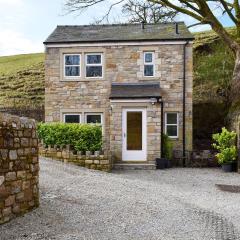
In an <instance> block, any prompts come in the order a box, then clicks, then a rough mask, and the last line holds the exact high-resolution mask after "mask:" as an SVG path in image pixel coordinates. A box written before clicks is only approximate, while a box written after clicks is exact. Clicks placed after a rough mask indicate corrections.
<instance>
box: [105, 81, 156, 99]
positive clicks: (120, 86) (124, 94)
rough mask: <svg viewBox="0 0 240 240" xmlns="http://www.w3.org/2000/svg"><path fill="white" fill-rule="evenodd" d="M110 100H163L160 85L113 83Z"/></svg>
mask: <svg viewBox="0 0 240 240" xmlns="http://www.w3.org/2000/svg"><path fill="white" fill-rule="evenodd" d="M109 98H110V99H124V98H158V99H159V98H161V95H160V84H159V83H112V86H111V93H110V97H109Z"/></svg>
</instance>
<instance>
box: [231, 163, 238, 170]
mask: <svg viewBox="0 0 240 240" xmlns="http://www.w3.org/2000/svg"><path fill="white" fill-rule="evenodd" d="M237 166H238V165H237V161H234V162H232V169H233V172H237Z"/></svg>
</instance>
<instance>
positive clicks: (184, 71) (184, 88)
mask: <svg viewBox="0 0 240 240" xmlns="http://www.w3.org/2000/svg"><path fill="white" fill-rule="evenodd" d="M188 43H189V42H188V41H187V42H186V43H185V44H184V46H183V109H182V110H183V127H182V135H183V146H182V151H183V167H186V136H185V134H186V122H185V118H186V99H185V97H186V47H187V45H188Z"/></svg>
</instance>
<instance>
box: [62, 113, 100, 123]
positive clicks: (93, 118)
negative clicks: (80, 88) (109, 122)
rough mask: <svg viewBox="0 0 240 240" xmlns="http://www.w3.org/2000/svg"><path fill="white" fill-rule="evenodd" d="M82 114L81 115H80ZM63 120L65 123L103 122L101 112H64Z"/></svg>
mask: <svg viewBox="0 0 240 240" xmlns="http://www.w3.org/2000/svg"><path fill="white" fill-rule="evenodd" d="M82 116H83V117H82ZM63 122H65V123H89V124H101V125H102V124H103V113H86V112H81V113H64V114H63Z"/></svg>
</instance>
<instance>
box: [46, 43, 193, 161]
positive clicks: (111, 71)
mask: <svg viewBox="0 0 240 240" xmlns="http://www.w3.org/2000/svg"><path fill="white" fill-rule="evenodd" d="M145 51H153V52H154V53H155V54H154V56H155V59H154V60H155V61H154V62H155V76H154V77H144V76H143V68H144V64H143V55H144V52H145ZM89 52H92V53H102V54H103V78H101V79H97V78H96V79H87V78H84V67H82V73H83V74H82V76H81V78H79V79H78V81H76V80H75V81H70V80H66V79H64V77H63V54H64V53H79V54H82V56H84V54H85V53H89ZM183 52H184V44H183V43H179V44H177V43H176V42H175V43H174V44H170V43H169V44H167V43H159V45H141V46H140V45H139V46H138V45H137V44H136V45H131V46H130V45H127V44H125V45H121V44H119V45H109V46H107V45H106V46H101V47H97V46H94V47H91V46H88V47H51V46H50V45H49V46H47V47H46V91H45V94H46V95H45V120H46V122H58V121H62V115H63V113H76V112H77V113H81V114H82V115H84V113H88V112H94V113H95V112H96V113H99V112H101V113H103V119H104V122H103V125H104V128H103V129H104V151H106V152H107V153H108V155H109V157H110V159H112V160H114V161H115V160H117V161H121V151H122V147H121V144H122V143H121V142H122V126H121V121H122V120H121V111H122V108H124V107H144V108H146V109H147V119H148V122H147V160H148V162H151V161H154V159H155V157H159V156H160V145H161V142H160V133H161V124H160V123H161V114H160V112H161V111H160V104H159V103H156V104H155V105H152V104H150V103H125V104H124V103H121V104H120V103H111V102H110V100H109V95H110V91H111V83H113V82H118V83H139V82H141V83H144V82H159V83H160V88H161V96H162V100H163V105H164V108H163V109H164V110H163V111H164V113H163V114H164V115H165V113H166V112H177V113H178V116H179V136H178V138H176V139H173V143H174V148H175V149H179V150H181V149H182V139H183V136H182V123H183V119H182V117H183V114H182V109H183V69H184V67H183V65H184V64H183V63H184V59H183ZM82 59H84V58H83V57H82ZM82 61H83V60H82ZM185 100H186V119H185V120H186V149H187V150H191V149H192V44H191V43H189V44H188V45H187V47H186V98H185ZM163 119H164V116H163Z"/></svg>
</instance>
